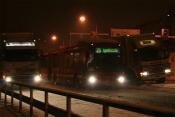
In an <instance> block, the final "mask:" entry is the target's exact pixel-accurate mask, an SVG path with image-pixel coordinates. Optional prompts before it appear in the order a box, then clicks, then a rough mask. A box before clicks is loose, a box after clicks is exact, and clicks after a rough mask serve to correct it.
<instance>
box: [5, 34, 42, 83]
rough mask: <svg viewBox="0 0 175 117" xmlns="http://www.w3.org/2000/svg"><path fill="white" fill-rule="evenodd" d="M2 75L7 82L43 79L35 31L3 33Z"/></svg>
mask: <svg viewBox="0 0 175 117" xmlns="http://www.w3.org/2000/svg"><path fill="white" fill-rule="evenodd" d="M2 35H3V36H2V37H3V38H2V40H3V60H2V76H3V79H4V80H5V81H6V82H11V81H15V82H21V81H32V82H33V81H35V82H40V81H41V74H40V72H39V51H38V47H37V40H36V39H34V37H33V33H3V34H2Z"/></svg>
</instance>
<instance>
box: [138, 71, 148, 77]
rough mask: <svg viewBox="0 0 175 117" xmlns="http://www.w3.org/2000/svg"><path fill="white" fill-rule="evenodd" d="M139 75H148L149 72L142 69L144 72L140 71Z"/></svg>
mask: <svg viewBox="0 0 175 117" xmlns="http://www.w3.org/2000/svg"><path fill="white" fill-rule="evenodd" d="M140 75H141V76H148V75H149V72H147V71H144V72H141V73H140Z"/></svg>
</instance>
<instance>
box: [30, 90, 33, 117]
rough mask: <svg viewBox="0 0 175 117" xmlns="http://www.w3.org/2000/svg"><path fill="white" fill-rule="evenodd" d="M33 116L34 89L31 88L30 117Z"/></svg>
mask: <svg viewBox="0 0 175 117" xmlns="http://www.w3.org/2000/svg"><path fill="white" fill-rule="evenodd" d="M32 116H33V89H32V88H30V117H32Z"/></svg>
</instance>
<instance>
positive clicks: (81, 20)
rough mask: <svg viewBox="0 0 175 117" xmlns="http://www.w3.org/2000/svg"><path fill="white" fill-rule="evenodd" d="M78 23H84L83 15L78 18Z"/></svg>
mask: <svg viewBox="0 0 175 117" xmlns="http://www.w3.org/2000/svg"><path fill="white" fill-rule="evenodd" d="M79 21H80V22H81V23H84V22H85V21H86V17H85V16H84V15H81V16H80V17H79Z"/></svg>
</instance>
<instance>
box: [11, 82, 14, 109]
mask: <svg viewBox="0 0 175 117" xmlns="http://www.w3.org/2000/svg"><path fill="white" fill-rule="evenodd" d="M13 97H14V93H13V84H11V106H12V107H13Z"/></svg>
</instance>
